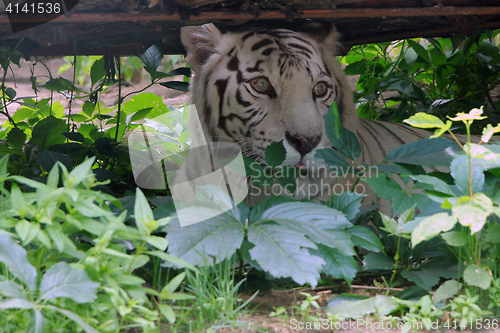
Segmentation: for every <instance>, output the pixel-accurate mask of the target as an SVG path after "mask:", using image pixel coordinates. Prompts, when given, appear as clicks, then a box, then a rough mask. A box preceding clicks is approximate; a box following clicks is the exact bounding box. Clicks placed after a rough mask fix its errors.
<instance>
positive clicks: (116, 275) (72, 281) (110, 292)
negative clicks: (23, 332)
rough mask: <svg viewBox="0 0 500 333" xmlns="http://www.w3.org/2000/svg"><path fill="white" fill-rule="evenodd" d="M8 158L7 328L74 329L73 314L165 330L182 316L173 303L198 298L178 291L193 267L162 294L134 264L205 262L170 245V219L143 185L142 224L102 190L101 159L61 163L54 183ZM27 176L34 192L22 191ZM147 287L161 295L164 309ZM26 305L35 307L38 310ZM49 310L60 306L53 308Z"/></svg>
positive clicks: (1, 172) (0, 229) (1, 196)
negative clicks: (11, 167) (166, 229)
mask: <svg viewBox="0 0 500 333" xmlns="http://www.w3.org/2000/svg"><path fill="white" fill-rule="evenodd" d="M8 159H9V156H5V157H3V158H2V159H0V237H2V238H1V240H0V244H1V246H0V262H1V263H3V264H4V265H5V266H2V264H0V267H4V268H5V269H4V270H2V271H3V272H6V271H9V272H10V273H4V275H3V277H0V279H3V281H1V282H0V313H1V315H0V326H2V327H4V328H6V327H8V328H9V330H15V329H24V328H26V327H28V326H29V327H33V329H34V331H35V332H41V331H42V329H43V327H45V328H44V329H45V331H55V327H69V326H70V325H71V323H70V322H68V320H67V318H69V319H71V320H74V321H76V322H77V323H78V324H79V325H81V326H82V327H83V328H84V329H85V330H86V331H87V332H97V331H100V332H109V331H116V330H118V329H120V328H121V327H122V326H123V325H129V324H132V323H134V325H137V326H140V327H142V328H143V329H144V330H151V329H155V328H156V327H157V325H158V324H159V323H160V322H161V319H162V318H165V319H167V320H168V321H169V322H171V323H174V322H175V321H176V314H175V312H174V310H173V308H172V306H171V305H172V304H171V303H172V301H175V300H182V299H188V298H189V297H190V296H189V295H183V294H178V293H176V292H175V289H177V287H178V286H179V284H180V283H181V282H182V280H183V279H184V276H185V275H184V274H182V275H179V276H178V278H176V279H175V280H172V281H171V283H168V284H166V286H165V287H164V290H162V292H161V293H160V292H157V291H155V290H153V289H149V288H146V287H144V286H143V285H144V284H145V282H146V281H145V280H144V279H143V278H142V277H140V276H137V275H136V274H134V272H136V271H137V269H139V268H141V267H143V266H144V265H146V264H148V262H150V260H151V258H152V257H155V258H158V259H160V260H166V261H169V262H175V263H176V264H177V265H179V266H183V267H186V268H188V269H192V270H194V271H197V270H196V268H194V267H193V266H191V265H189V264H188V263H186V262H184V261H182V260H180V259H177V258H175V257H173V256H171V255H168V254H166V253H165V252H164V250H165V249H166V248H167V246H168V243H167V241H166V239H165V238H164V237H162V235H156V233H157V229H158V228H160V227H162V226H164V225H165V224H166V223H167V222H168V219H156V218H155V217H154V215H153V211H152V210H151V208H150V205H149V203H148V201H147V200H146V198H145V196H144V195H143V194H142V192H141V191H140V190H139V189H138V190H137V192H136V195H135V198H133V199H134V200H133V202H134V205H133V217H134V218H133V221H135V227H132V226H129V225H127V224H125V219H126V216H127V211H121V209H120V208H119V207H121V206H122V205H121V203H120V201H119V200H117V199H116V198H114V197H112V196H110V195H109V194H105V193H102V192H100V191H96V190H94V189H93V188H94V187H95V186H97V185H99V184H100V183H99V182H97V181H96V178H95V174H94V173H93V169H92V165H93V163H94V158H91V159H88V160H86V161H85V162H84V163H82V164H81V165H78V166H76V167H75V168H74V169H73V170H72V171H71V172H68V170H67V169H66V167H65V166H64V165H63V164H62V163H60V162H57V163H55V164H54V166H53V167H52V169H51V170H50V172H49V175H48V177H47V181H46V184H43V183H40V182H36V181H34V180H31V179H28V178H25V177H22V176H9V174H8V172H7V162H8ZM18 184H21V185H22V187H23V188H26V189H28V188H29V189H30V191H25V192H23V191H21V188H20V187H19V185H18ZM112 205H113V206H114V207H115V208H114V209H115V212H114V211H113V210H112V208H111V206H112ZM116 210H118V213H119V214H118V213H117V212H116ZM5 234H10V235H11V237H13V238H14V239H16V240H18V242H19V244H20V245H17V244H16V243H15V242H14V241H13V240H12V239H11V238H9V237H8V236H6V235H5ZM21 245H22V246H23V247H24V248H25V249H23V247H21ZM67 262H69V263H70V264H69V265H68V264H67ZM33 265H34V266H33ZM35 267H36V268H35ZM37 271H38V272H45V273H44V274H41V273H37ZM42 275H43V278H42V279H41V281H40V282H38V280H39V277H41V276H42ZM37 277H38V279H37ZM20 283H21V284H20ZM38 285H39V287H38V289H37V286H38ZM99 285H100V287H99V289H98V293H97V295H96V289H97V286H99ZM37 290H38V292H36V291H37ZM146 293H150V294H152V295H155V296H157V301H158V303H159V304H158V308H156V306H155V305H154V304H153V303H152V302H151V300H150V299H149V298H148V297H147V294H146ZM61 297H64V298H69V299H70V300H66V299H60V298H61ZM48 300H50V303H51V305H49V304H46V301H48ZM89 302H92V303H91V304H90V303H89ZM80 303H85V304H80ZM16 309H26V310H33V311H34V315H33V316H25V313H26V312H22V311H21V312H20V311H17V310H16ZM158 310H159V311H158ZM47 311H50V312H52V314H51V315H50V316H44V313H46V312H47ZM82 318H83V319H82ZM44 325H45V326H44ZM69 329H72V328H69Z"/></svg>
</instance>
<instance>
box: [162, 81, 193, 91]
mask: <svg viewBox="0 0 500 333" xmlns="http://www.w3.org/2000/svg"><path fill="white" fill-rule="evenodd" d="M160 85H162V86H164V87H167V88H170V89H175V90H179V91H184V92H189V83H187V82H181V81H168V82H160Z"/></svg>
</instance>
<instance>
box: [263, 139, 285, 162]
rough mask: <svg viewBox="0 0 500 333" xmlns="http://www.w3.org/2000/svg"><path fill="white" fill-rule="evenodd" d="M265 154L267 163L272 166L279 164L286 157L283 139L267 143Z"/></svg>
mask: <svg viewBox="0 0 500 333" xmlns="http://www.w3.org/2000/svg"><path fill="white" fill-rule="evenodd" d="M265 154H266V163H267V165H269V166H270V167H272V168H274V167H277V166H278V165H281V163H283V162H284V161H285V159H286V149H285V146H283V140H282V141H279V142H273V143H271V144H269V145H268V146H267V147H266V151H265Z"/></svg>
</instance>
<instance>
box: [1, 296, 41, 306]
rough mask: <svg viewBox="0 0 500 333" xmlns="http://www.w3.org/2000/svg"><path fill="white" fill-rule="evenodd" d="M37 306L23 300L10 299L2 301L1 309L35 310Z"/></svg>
mask: <svg viewBox="0 0 500 333" xmlns="http://www.w3.org/2000/svg"><path fill="white" fill-rule="evenodd" d="M35 307H36V304H35V303H32V302H30V301H28V300H26V299H23V298H10V299H8V300H5V301H0V309H35Z"/></svg>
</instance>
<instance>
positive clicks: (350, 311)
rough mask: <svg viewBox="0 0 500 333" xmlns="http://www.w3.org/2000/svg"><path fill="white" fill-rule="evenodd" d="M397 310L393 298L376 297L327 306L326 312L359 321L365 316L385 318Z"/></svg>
mask: <svg viewBox="0 0 500 333" xmlns="http://www.w3.org/2000/svg"><path fill="white" fill-rule="evenodd" d="M397 308H398V303H397V301H396V299H395V298H394V297H391V296H383V295H377V296H375V297H371V298H367V299H364V300H361V301H344V302H341V303H337V304H335V305H332V306H329V307H328V308H327V310H326V311H327V312H328V313H330V314H332V315H335V316H340V317H344V318H353V319H359V318H363V317H365V316H366V315H369V314H372V313H377V314H378V315H379V316H386V315H388V314H389V313H391V312H392V311H394V310H395V309H397Z"/></svg>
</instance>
